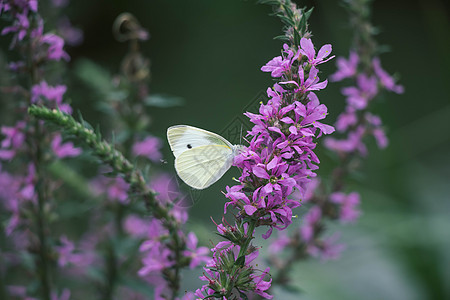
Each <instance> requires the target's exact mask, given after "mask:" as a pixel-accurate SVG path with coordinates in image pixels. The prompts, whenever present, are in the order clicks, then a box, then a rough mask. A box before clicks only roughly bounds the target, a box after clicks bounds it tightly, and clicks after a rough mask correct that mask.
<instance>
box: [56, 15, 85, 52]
mask: <svg viewBox="0 0 450 300" xmlns="http://www.w3.org/2000/svg"><path fill="white" fill-rule="evenodd" d="M57 28H58V33H59V34H60V35H61V37H62V38H63V39H64V41H65V42H66V44H67V45H70V46H79V45H80V44H82V43H83V39H84V34H83V30H81V29H79V28H76V27H73V26H72V24H71V23H70V20H69V18H67V17H62V18H61V19H60V20H59V21H58V24H57Z"/></svg>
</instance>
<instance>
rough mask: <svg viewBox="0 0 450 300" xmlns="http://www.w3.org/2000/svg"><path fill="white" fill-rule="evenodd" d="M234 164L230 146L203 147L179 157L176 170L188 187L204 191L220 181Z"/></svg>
mask: <svg viewBox="0 0 450 300" xmlns="http://www.w3.org/2000/svg"><path fill="white" fill-rule="evenodd" d="M174 153H175V151H174ZM232 163H233V150H232V149H231V148H230V147H228V145H203V146H198V147H195V148H192V149H189V150H187V151H184V152H182V153H181V154H180V155H178V156H177V157H176V158H175V170H176V171H177V174H178V176H180V178H181V179H182V180H183V181H184V182H185V183H186V184H187V185H189V186H191V187H193V188H195V189H199V190H202V189H205V188H207V187H209V186H210V185H211V184H213V183H214V182H216V181H217V180H219V179H220V178H221V177H222V176H223V174H225V172H226V171H227V170H228V169H229V168H230V167H231V165H232Z"/></svg>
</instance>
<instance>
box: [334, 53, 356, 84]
mask: <svg viewBox="0 0 450 300" xmlns="http://www.w3.org/2000/svg"><path fill="white" fill-rule="evenodd" d="M358 63H359V56H358V54H357V53H356V52H354V51H350V57H349V59H348V60H346V59H345V58H343V57H338V58H337V62H336V65H337V67H338V70H337V71H336V73H334V74H333V75H331V76H330V79H331V81H341V80H342V79H344V78H348V77H353V76H355V75H356V71H357V67H358Z"/></svg>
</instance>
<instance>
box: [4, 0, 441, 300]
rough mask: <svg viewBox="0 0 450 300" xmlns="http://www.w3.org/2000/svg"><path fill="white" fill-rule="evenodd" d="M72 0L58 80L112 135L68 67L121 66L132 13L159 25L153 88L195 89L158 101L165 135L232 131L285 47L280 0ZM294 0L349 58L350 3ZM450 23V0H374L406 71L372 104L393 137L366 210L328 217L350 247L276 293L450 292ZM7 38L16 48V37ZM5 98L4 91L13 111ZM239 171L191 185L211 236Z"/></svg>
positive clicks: (155, 124) (386, 39)
mask: <svg viewBox="0 0 450 300" xmlns="http://www.w3.org/2000/svg"><path fill="white" fill-rule="evenodd" d="M72 2H73V3H71V4H70V5H69V7H68V8H67V9H66V10H65V11H64V12H65V13H66V14H67V15H68V16H69V18H70V19H71V21H72V23H73V24H74V25H76V26H78V27H80V28H82V29H83V31H84V34H85V40H84V43H83V44H82V45H81V46H78V47H73V48H67V50H68V52H69V54H70V55H71V57H72V60H71V61H70V63H69V69H68V70H67V71H66V73H65V75H64V77H63V78H61V82H62V83H66V84H68V85H69V89H68V93H67V96H68V97H69V98H71V99H72V104H73V106H74V108H75V109H79V110H81V111H82V112H83V115H84V117H85V119H86V120H87V121H89V122H90V123H91V124H97V123H100V124H101V128H102V131H103V132H104V133H105V134H108V132H110V128H111V127H110V126H111V124H110V123H108V119H107V117H106V116H103V115H102V114H101V113H99V111H98V109H97V108H96V105H95V103H96V101H97V100H98V95H97V94H96V93H94V92H92V90H91V89H90V88H89V87H87V86H86V85H85V84H83V82H81V81H80V80H79V79H77V78H76V76H74V75H73V73H71V72H72V70H74V69H76V68H77V64H78V63H79V61H80V59H85V58H87V59H89V60H92V61H94V62H96V63H97V64H99V65H101V66H102V67H103V68H105V69H106V70H107V71H108V72H110V74H116V73H118V72H119V65H120V62H121V60H122V58H123V56H124V55H125V54H126V52H127V48H128V45H127V44H123V43H119V42H117V41H116V40H115V39H114V38H113V36H112V33H111V26H112V22H113V21H114V19H115V18H116V16H117V15H119V14H120V13H122V12H125V11H128V12H131V13H133V14H134V15H135V16H136V17H137V19H138V20H139V21H140V22H141V25H142V26H143V27H144V28H147V29H148V30H149V32H150V34H151V39H150V40H149V41H147V42H145V43H142V51H143V53H144V55H145V56H147V57H150V59H151V71H152V81H151V84H150V89H151V92H152V93H164V94H170V95H173V96H179V97H182V98H183V99H184V100H185V104H184V105H183V106H180V107H173V108H169V109H166V108H154V109H153V110H152V111H151V118H152V123H151V127H149V131H150V132H152V133H153V134H154V135H156V136H158V137H160V138H161V139H162V140H163V141H164V142H165V141H166V139H165V132H166V129H167V127H169V126H171V125H176V124H188V125H193V126H197V127H200V128H204V129H207V130H210V131H213V132H217V133H220V132H223V130H224V129H225V128H226V127H227V125H228V124H229V123H230V122H232V121H233V120H234V119H235V118H236V117H238V116H240V115H241V114H242V112H243V110H244V108H245V107H246V106H247V105H249V103H253V102H254V101H255V99H257V98H258V97H259V96H260V95H261V94H262V93H264V91H265V90H266V89H267V87H268V86H270V85H271V84H272V80H271V78H270V76H269V74H266V73H263V72H261V71H260V67H261V66H262V65H264V64H265V63H266V62H267V61H268V60H270V59H271V58H272V57H274V56H276V55H279V53H280V49H281V46H282V43H281V42H280V41H277V40H273V37H274V36H277V35H279V34H280V33H281V23H280V21H279V20H278V19H276V18H274V17H270V16H268V14H269V13H270V12H271V9H270V7H266V6H262V5H257V4H255V2H254V1H242V0H215V1H208V0H197V1H183V0H177V1H175V0H174V1H164V0H158V1H119V0H109V1H106V0H102V1H87V0H78V1H72ZM297 3H299V4H300V5H301V6H303V5H305V6H308V7H311V6H314V7H315V11H314V13H313V15H312V17H311V19H310V29H311V31H312V32H313V34H314V37H313V42H314V44H315V45H316V47H320V46H321V45H323V44H326V43H331V44H332V45H333V52H334V54H335V55H337V56H342V55H344V56H347V55H348V47H349V46H350V44H351V36H352V32H351V28H350V27H349V25H348V21H347V19H348V18H347V14H346V12H345V10H344V9H343V8H342V7H341V6H340V5H339V1H330V0H327V1H297ZM46 13H49V14H51V12H46V11H44V12H43V14H44V15H45V14H46ZM449 20H450V13H449V4H448V3H447V2H446V1H440V0H427V1H424V0H421V1H406V0H398V1H374V4H373V23H374V24H375V25H377V26H378V28H379V29H380V34H379V35H378V37H377V40H378V42H379V44H381V45H389V46H390V49H391V51H390V52H386V53H384V54H383V55H382V56H381V60H382V64H383V67H384V68H385V69H386V70H387V71H388V72H389V73H398V75H399V77H400V81H399V82H400V83H401V84H403V85H404V86H405V93H404V94H403V95H395V94H387V93H385V94H383V96H382V97H381V99H380V100H381V101H379V103H378V104H376V105H375V107H374V111H375V113H377V114H379V115H381V117H382V119H383V121H384V123H385V125H386V127H387V134H388V137H389V139H390V145H389V147H388V148H387V149H385V150H382V151H380V150H378V149H377V148H376V146H375V144H374V143H370V144H369V156H368V159H367V160H366V162H365V164H364V165H363V167H362V169H361V172H360V174H358V176H355V178H353V179H351V181H350V186H349V187H350V189H353V190H356V191H358V192H360V194H361V196H362V205H361V207H362V211H363V215H362V217H361V219H360V221H359V222H358V223H357V224H356V225H349V226H341V225H332V226H330V230H331V231H335V230H336V231H341V232H342V239H341V241H342V242H345V243H346V244H347V249H346V251H345V252H344V253H343V255H342V258H341V259H340V260H337V261H332V262H325V263H324V262H320V261H317V260H309V261H307V262H303V263H300V264H298V265H296V266H295V267H294V270H293V273H294V274H293V276H292V278H293V283H294V285H296V286H298V287H300V288H301V289H302V290H303V293H302V294H301V296H300V297H298V296H293V295H292V294H290V293H289V292H287V291H283V290H280V289H276V290H275V295H276V296H275V299H348V300H352V299H368V300H372V299H374V300H375V299H396V300H397V299H399V300H402V299H405V300H406V299H407V300H416V299H417V300H419V299H450V201H449V200H450V196H449V195H450V155H449V154H450V139H449V137H450V102H449V100H450V84H449V83H450V56H449V53H450V21H449ZM1 45H2V49H4V50H6V49H7V43H6V42H5V40H2V43H1ZM334 70H335V64H334V62H330V63H327V64H324V65H321V71H322V72H323V75H322V77H323V76H325V75H329V74H331V73H333V72H334ZM5 76H7V75H5V74H3V75H2V77H3V79H4V77H5ZM341 87H342V85H341V84H336V83H330V84H329V87H328V88H327V89H326V90H325V91H323V92H320V93H319V94H318V95H319V98H320V100H321V102H322V103H325V104H326V105H327V106H328V108H329V117H328V123H329V124H331V123H333V122H334V120H335V118H336V116H337V115H338V114H339V113H340V112H341V111H342V109H343V107H344V98H343V97H342V96H341V95H340V94H339V90H340V88H341ZM7 100H8V101H10V99H8V98H3V99H2V100H1V102H0V109H1V110H3V114H2V115H3V117H4V116H5V112H6V109H7V106H8V105H7ZM2 123H3V122H2ZM164 157H165V159H166V160H167V164H164V165H163V166H162V168H163V169H165V170H167V171H168V172H174V169H173V155H172V154H171V153H170V150H169V147H168V145H167V144H165V147H164ZM319 157H320V158H321V160H322V164H321V170H319V174H322V175H323V176H326V174H327V171H328V170H329V169H330V168H331V167H332V166H333V163H334V162H333V160H332V159H331V158H328V157H327V154H326V152H325V151H320V153H319ZM233 175H236V173H233V172H229V173H227V175H226V176H224V178H223V179H222V180H221V181H220V182H218V183H216V184H215V185H213V186H212V187H211V188H209V189H207V190H205V191H202V192H200V193H195V195H194V199H195V201H194V203H193V205H192V207H191V209H190V216H191V219H190V221H189V222H188V227H189V228H190V229H191V230H194V231H196V233H198V236H199V237H200V240H201V242H202V243H203V244H204V245H210V242H209V241H210V240H215V239H216V238H215V236H214V234H213V231H214V226H213V224H212V223H211V221H210V219H209V218H210V216H213V217H214V218H215V219H216V220H218V219H220V217H221V216H222V210H223V204H224V203H225V198H224V197H223V195H222V194H221V193H220V191H221V190H224V188H225V186H226V185H228V184H231V183H232V180H231V177H232V176H233ZM187 193H189V191H187ZM298 214H299V215H300V216H301V215H302V210H301V209H299V210H298ZM299 219H301V218H299ZM297 220H298V219H297ZM297 222H299V221H297ZM293 226H296V224H295V223H294V224H293ZM269 242H270V240H269ZM255 243H256V244H263V245H264V248H263V250H262V253H265V254H264V255H267V254H266V253H267V252H266V251H265V250H264V249H265V248H266V247H265V246H266V244H265V242H264V241H261V240H257V241H256V242H255ZM261 264H264V262H261ZM262 269H263V268H262ZM200 273H201V272H200V270H195V271H191V272H190V273H189V274H186V275H187V276H185V278H186V282H185V288H186V289H194V288H196V287H197V286H199V285H200V282H199V281H198V280H197V279H196V278H197V276H198V275H200Z"/></svg>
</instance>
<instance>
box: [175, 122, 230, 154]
mask: <svg viewBox="0 0 450 300" xmlns="http://www.w3.org/2000/svg"><path fill="white" fill-rule="evenodd" d="M167 140H168V141H169V145H170V149H171V150H172V152H173V154H174V155H175V157H178V156H180V155H181V154H182V153H183V152H185V151H187V150H192V149H194V148H196V147H199V146H207V145H218V146H226V147H228V148H232V145H231V144H230V142H228V141H227V140H226V139H224V138H223V137H221V136H220V135H218V134H215V133H212V132H209V131H206V130H203V129H200V128H196V127H192V126H188V125H176V126H171V127H169V128H168V129H167Z"/></svg>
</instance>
